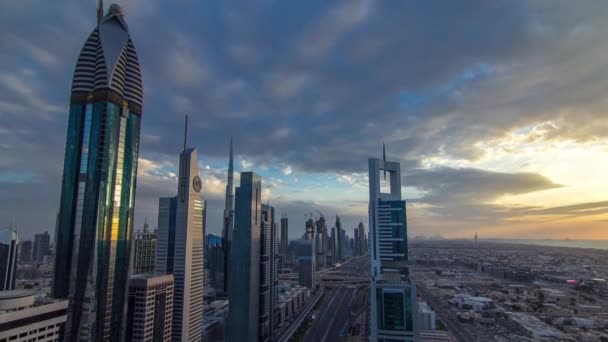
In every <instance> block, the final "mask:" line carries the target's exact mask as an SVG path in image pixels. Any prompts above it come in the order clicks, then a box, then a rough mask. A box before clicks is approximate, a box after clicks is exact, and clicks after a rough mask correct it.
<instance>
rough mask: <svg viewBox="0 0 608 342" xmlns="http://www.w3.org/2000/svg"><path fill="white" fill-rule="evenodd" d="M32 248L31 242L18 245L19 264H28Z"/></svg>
mask: <svg viewBox="0 0 608 342" xmlns="http://www.w3.org/2000/svg"><path fill="white" fill-rule="evenodd" d="M32 248H33V244H32V241H31V240H26V241H21V243H19V262H21V263H28V262H30V261H32Z"/></svg>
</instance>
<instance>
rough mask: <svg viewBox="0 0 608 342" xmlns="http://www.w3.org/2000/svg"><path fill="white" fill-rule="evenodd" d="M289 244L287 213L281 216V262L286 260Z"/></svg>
mask: <svg viewBox="0 0 608 342" xmlns="http://www.w3.org/2000/svg"><path fill="white" fill-rule="evenodd" d="M288 246H289V219H288V218H287V215H285V214H283V216H282V217H281V246H280V252H279V253H280V254H281V257H282V259H283V263H284V262H285V261H286V260H287V247H288Z"/></svg>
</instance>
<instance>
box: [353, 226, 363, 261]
mask: <svg viewBox="0 0 608 342" xmlns="http://www.w3.org/2000/svg"><path fill="white" fill-rule="evenodd" d="M353 234H354V236H355V237H354V241H355V242H354V249H353V255H354V256H359V255H361V245H360V242H361V240H360V238H359V228H358V227H355V229H353Z"/></svg>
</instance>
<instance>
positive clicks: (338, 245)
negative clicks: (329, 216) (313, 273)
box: [334, 215, 345, 264]
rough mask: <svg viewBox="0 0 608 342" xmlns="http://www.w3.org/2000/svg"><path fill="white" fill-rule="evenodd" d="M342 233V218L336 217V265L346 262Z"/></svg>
mask: <svg viewBox="0 0 608 342" xmlns="http://www.w3.org/2000/svg"><path fill="white" fill-rule="evenodd" d="M341 231H342V222H340V216H338V215H336V240H335V241H334V244H335V256H334V264H336V263H341V262H342V261H344V257H345V255H344V250H343V249H342V240H343V238H344V236H343V235H342V234H341V233H340V232H341Z"/></svg>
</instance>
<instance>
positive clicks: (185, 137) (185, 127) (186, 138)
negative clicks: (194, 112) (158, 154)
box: [184, 114, 188, 152]
mask: <svg viewBox="0 0 608 342" xmlns="http://www.w3.org/2000/svg"><path fill="white" fill-rule="evenodd" d="M187 147H188V114H186V124H185V125H184V152H186V148H187Z"/></svg>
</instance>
